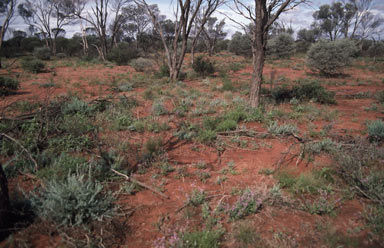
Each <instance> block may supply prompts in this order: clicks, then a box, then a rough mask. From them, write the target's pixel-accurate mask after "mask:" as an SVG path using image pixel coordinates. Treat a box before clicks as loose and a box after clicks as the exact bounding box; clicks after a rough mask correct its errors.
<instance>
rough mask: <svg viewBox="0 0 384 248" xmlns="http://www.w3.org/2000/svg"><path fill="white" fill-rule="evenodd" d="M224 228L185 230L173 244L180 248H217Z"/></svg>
mask: <svg viewBox="0 0 384 248" xmlns="http://www.w3.org/2000/svg"><path fill="white" fill-rule="evenodd" d="M223 235H224V230H222V229H218V230H210V229H203V230H202V231H194V232H186V233H184V234H183V236H182V238H181V241H179V243H178V244H177V245H176V246H175V247H180V248H218V247H220V239H221V238H222V236H223Z"/></svg>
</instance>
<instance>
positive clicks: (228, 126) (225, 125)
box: [216, 119, 237, 132]
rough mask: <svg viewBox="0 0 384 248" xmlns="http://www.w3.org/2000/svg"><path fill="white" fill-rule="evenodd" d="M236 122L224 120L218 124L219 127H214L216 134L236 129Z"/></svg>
mask: <svg viewBox="0 0 384 248" xmlns="http://www.w3.org/2000/svg"><path fill="white" fill-rule="evenodd" d="M236 126H237V122H236V121H234V120H231V119H225V120H223V121H222V122H220V123H219V125H218V126H217V127H216V131H217V132H224V131H230V130H233V129H236Z"/></svg>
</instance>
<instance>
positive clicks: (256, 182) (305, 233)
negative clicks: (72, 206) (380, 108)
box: [0, 59, 384, 248]
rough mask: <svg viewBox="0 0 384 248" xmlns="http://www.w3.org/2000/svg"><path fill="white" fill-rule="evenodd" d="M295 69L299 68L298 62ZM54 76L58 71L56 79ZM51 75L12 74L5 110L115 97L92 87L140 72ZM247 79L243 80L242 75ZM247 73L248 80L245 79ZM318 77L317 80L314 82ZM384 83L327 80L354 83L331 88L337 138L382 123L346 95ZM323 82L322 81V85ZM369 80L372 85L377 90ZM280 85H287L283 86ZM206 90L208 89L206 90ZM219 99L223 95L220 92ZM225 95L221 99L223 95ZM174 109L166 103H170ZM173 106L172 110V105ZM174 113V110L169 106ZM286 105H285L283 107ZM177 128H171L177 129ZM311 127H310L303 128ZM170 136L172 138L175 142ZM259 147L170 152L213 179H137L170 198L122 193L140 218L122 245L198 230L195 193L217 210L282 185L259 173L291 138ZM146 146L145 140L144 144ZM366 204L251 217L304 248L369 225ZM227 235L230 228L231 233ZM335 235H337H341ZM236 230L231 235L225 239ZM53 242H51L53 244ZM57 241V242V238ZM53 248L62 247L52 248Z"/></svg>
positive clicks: (357, 76)
mask: <svg viewBox="0 0 384 248" xmlns="http://www.w3.org/2000/svg"><path fill="white" fill-rule="evenodd" d="M295 62H297V63H304V62H303V60H302V59H296V60H295ZM292 64H294V63H292ZM272 70H275V71H276V76H275V78H276V79H277V78H278V77H281V76H284V77H286V78H288V79H290V80H295V79H300V78H305V77H308V75H310V76H311V77H312V74H311V72H309V71H308V70H307V69H305V70H293V69H291V68H279V67H275V68H273V69H272V66H271V65H270V64H267V65H266V68H265V75H266V77H269V75H270V73H271V71H272ZM53 71H54V73H53ZM53 71H51V72H48V73H41V74H37V75H32V76H29V75H30V74H26V73H23V72H22V71H21V70H19V69H15V70H14V71H13V72H12V74H13V75H14V74H16V73H19V74H20V77H19V80H20V82H21V88H20V90H19V91H18V94H17V95H12V96H7V97H4V98H2V99H1V101H0V108H1V109H3V111H5V107H6V106H8V105H9V104H11V103H14V102H17V101H20V100H27V101H36V102H41V101H45V100H50V99H53V98H54V97H56V96H60V95H65V94H67V93H68V92H72V93H79V94H81V95H82V97H85V98H86V99H88V100H92V99H95V98H98V97H101V96H105V95H107V94H114V93H113V92H111V91H110V90H109V87H108V85H105V84H104V85H90V83H91V84H92V82H96V81H102V82H111V81H112V80H114V79H115V78H118V77H119V75H123V74H126V73H127V72H129V73H130V74H132V73H134V70H133V69H132V68H131V67H129V66H114V67H113V68H107V67H105V66H102V65H96V66H91V67H78V68H74V67H56V68H54V70H53ZM250 73H251V67H250V66H248V67H246V68H244V69H242V70H240V71H238V72H236V73H232V74H231V77H232V78H239V79H240V78H241V79H245V80H247V79H248V80H249V78H250ZM5 74H7V72H6V71H4V70H1V71H0V75H5ZM242 74H243V75H242ZM244 75H247V76H244ZM313 77H315V76H313ZM382 78H384V73H372V72H369V71H367V70H361V69H355V68H354V69H353V70H348V77H347V78H342V79H340V78H337V79H326V80H327V81H332V82H343V81H346V82H348V83H347V85H339V86H327V88H328V89H331V90H333V91H336V93H337V94H336V99H337V102H338V104H337V105H334V106H329V107H328V109H329V110H337V111H338V113H339V114H338V117H337V118H336V119H335V120H333V121H332V125H333V130H332V131H333V132H334V133H336V134H340V135H345V134H346V133H347V134H349V135H351V134H353V135H364V134H363V133H362V132H363V131H364V130H365V129H366V126H365V122H366V121H368V120H375V119H378V118H383V116H384V115H383V114H380V113H378V112H375V111H366V110H365V108H366V107H369V106H370V105H371V104H372V103H374V99H348V98H345V96H346V95H351V94H358V93H359V92H367V91H369V92H372V93H375V92H377V91H379V90H383V84H382V82H381V79H382ZM323 79H324V78H320V80H323ZM50 80H51V81H54V82H55V83H56V84H58V85H60V87H59V88H55V87H54V88H49V89H45V88H41V87H39V85H38V84H36V82H37V83H39V84H41V83H46V82H49V81H50ZM351 81H352V83H354V84H356V82H363V83H361V84H360V85H351V83H350V82H351ZM366 82H371V83H370V84H368V83H366ZM279 84H280V82H279ZM187 85H188V87H196V88H198V89H199V87H204V86H202V85H199V84H198V83H196V82H187ZM144 90H145V89H143V88H138V89H135V91H134V92H129V93H127V95H135V96H138V97H139V98H140V102H141V103H142V105H141V106H140V107H138V111H137V115H139V116H140V117H143V116H146V115H148V113H149V111H150V107H151V103H150V102H145V100H144V99H142V97H141V96H142V92H143V91H144ZM200 90H201V88H200ZM214 94H216V93H214ZM217 94H218V95H217V96H218V97H220V94H221V96H223V95H222V93H217ZM169 104H171V103H167V105H169ZM167 107H168V106H167ZM169 107H171V106H169ZM282 107H284V105H282ZM314 124H315V125H316V126H317V127H318V128H321V127H322V126H323V125H326V124H329V123H327V122H326V121H315V122H314ZM246 125H247V126H248V127H252V128H255V129H256V130H257V131H266V128H265V127H263V126H262V125H260V124H253V123H250V124H246ZM171 126H172V124H171ZM299 126H300V127H301V126H303V128H305V126H306V123H302V124H299ZM170 134H171V132H170V133H169V134H167V135H166V136H168V137H169V136H170ZM103 135H108V136H109V137H111V139H116V140H120V141H124V140H129V139H130V137H133V138H134V139H135V140H136V139H138V140H140V139H141V140H143V139H142V137H141V134H136V133H135V134H133V135H132V134H130V133H129V132H119V133H116V134H105V133H104V134H103ZM256 142H257V143H258V144H259V147H260V148H259V149H258V150H255V151H250V150H246V149H241V148H231V147H227V148H226V150H225V151H224V153H223V154H222V156H221V159H219V157H218V153H217V151H216V149H214V148H211V147H208V146H205V145H201V144H190V143H187V144H183V145H181V146H178V147H176V148H174V149H173V150H171V151H169V152H168V154H167V155H168V158H169V161H170V162H171V164H172V165H173V166H174V167H175V168H176V169H177V168H179V167H185V168H186V170H187V171H188V172H189V173H191V174H193V173H194V172H196V171H197V169H196V168H195V166H194V164H196V163H198V162H200V161H204V162H205V163H206V164H207V169H205V170H204V171H207V172H210V174H211V177H210V178H209V179H207V181H206V182H201V181H200V180H199V178H198V177H196V176H192V177H184V178H180V179H175V177H176V172H173V173H171V174H170V175H168V176H165V177H164V176H161V177H160V178H156V179H154V178H153V177H152V175H153V172H154V171H155V169H154V168H151V169H149V171H148V172H147V173H145V174H144V175H136V176H135V178H136V179H138V180H140V181H142V182H145V183H146V184H148V185H160V184H161V185H163V190H164V192H165V194H166V195H168V196H169V198H170V199H164V198H161V197H160V196H159V195H157V194H154V193H153V192H151V191H148V190H141V191H140V192H138V193H136V194H135V195H121V196H120V197H119V199H118V204H119V205H120V206H121V207H122V209H129V210H133V213H132V215H131V216H130V217H127V218H129V220H128V223H129V230H126V240H125V244H122V247H138V248H139V247H140V248H142V247H154V246H155V245H156V240H157V239H159V238H161V237H163V236H164V235H169V234H170V233H169V232H172V231H175V229H177V228H178V227H180V228H182V227H186V225H189V226H191V225H192V226H199V225H201V223H200V224H199V223H193V220H191V222H189V223H188V222H186V218H185V217H184V216H183V211H179V212H178V210H179V209H180V208H182V207H183V205H184V204H185V202H186V199H187V197H188V195H189V194H190V193H191V192H192V190H193V189H200V190H205V191H206V192H208V195H212V196H213V197H212V198H211V200H210V206H211V207H212V208H214V207H215V206H216V204H217V203H218V202H219V201H220V200H221V198H222V195H223V194H228V195H230V193H231V191H232V190H233V189H234V188H237V189H244V188H246V187H248V188H265V189H266V188H270V187H272V186H273V185H274V184H275V183H276V180H275V179H273V177H272V176H268V175H265V174H260V173H259V172H260V171H261V170H263V169H271V170H272V169H274V167H275V165H276V163H277V161H278V160H279V158H280V156H281V153H282V152H283V151H285V149H286V148H287V147H288V146H289V145H290V144H292V142H293V141H292V140H289V139H282V140H279V139H260V140H257V141H256ZM141 143H143V141H141ZM230 161H233V163H234V164H235V168H236V171H237V172H238V174H237V175H231V174H227V175H226V176H227V178H228V179H227V180H226V181H225V182H223V183H222V184H221V185H218V184H217V183H216V178H217V177H218V176H220V175H222V173H221V170H222V169H223V168H226V167H227V164H228V163H229V162H230ZM327 163H329V161H328V160H327V159H322V160H321V159H320V160H318V161H316V164H322V165H326V164H327ZM314 166H315V165H314V163H310V164H306V163H304V162H302V163H300V164H299V165H298V166H295V161H293V162H292V164H291V165H289V169H291V170H293V171H294V172H295V173H302V172H305V171H308V170H310V169H311V168H313V167H314ZM16 185H19V186H20V187H21V188H23V189H27V190H28V189H29V190H30V189H31V188H33V187H34V186H36V185H34V184H33V180H32V179H29V178H27V177H25V176H23V175H20V176H19V177H17V178H15V179H11V180H10V184H9V186H10V188H11V189H12V188H14V187H16ZM233 199H234V198H233V197H228V199H226V200H227V201H232V200H233ZM362 212H363V202H362V200H360V199H358V200H356V199H355V200H350V201H346V202H344V203H343V204H342V206H341V207H340V208H339V209H338V210H337V216H336V217H323V216H317V215H311V214H309V213H307V212H303V211H300V210H293V209H290V208H288V207H266V209H264V210H263V211H261V213H259V214H256V215H254V216H250V217H248V221H249V222H250V223H252V225H254V226H255V228H256V230H257V231H258V233H259V234H260V235H261V236H262V237H263V238H266V239H268V237H270V238H272V237H273V236H274V235H275V234H276V233H277V232H285V233H287V234H289V236H290V237H291V238H292V240H291V241H292V242H291V243H290V244H289V245H292V246H294V244H297V245H298V246H299V247H320V244H321V243H319V242H320V240H319V236H318V234H317V233H316V227H317V226H318V225H319V223H330V225H331V226H332V228H334V230H336V231H337V232H340V233H341V234H342V235H347V232H348V230H351V229H353V228H356V227H363V226H364V221H363V220H362V217H361V216H362ZM226 225H227V226H226V228H234V224H232V223H229V224H226ZM227 230H228V229H227ZM336 231H335V232H336ZM228 233H229V232H227V234H226V235H229V236H230V234H228ZM356 235H357V237H358V240H359V242H360V245H361V247H370V245H372V244H370V243H369V242H368V241H367V240H366V232H364V231H360V232H357V234H356ZM33 239H35V240H36V242H35V246H36V247H47V246H51V245H52V242H51V241H52V239H53V237H47V236H44V235H40V234H35V236H34V238H33ZM49 240H50V241H49ZM55 240H56V241H59V240H60V239H57V236H56V238H55ZM226 240H227V241H226V242H225V243H224V246H225V247H235V246H236V244H235V243H234V241H233V239H231V238H228V239H226ZM52 247H59V245H58V244H57V246H56V245H55V246H52Z"/></svg>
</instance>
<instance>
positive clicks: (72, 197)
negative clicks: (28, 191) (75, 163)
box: [30, 175, 114, 226]
mask: <svg viewBox="0 0 384 248" xmlns="http://www.w3.org/2000/svg"><path fill="white" fill-rule="evenodd" d="M102 191H103V186H102V185H101V184H100V183H99V182H93V181H92V180H91V179H90V178H85V177H84V175H69V176H68V178H67V179H66V180H65V181H62V182H60V181H56V180H53V181H51V182H48V183H47V185H46V187H45V188H44V189H43V190H42V191H41V192H38V193H36V194H32V195H31V196H30V200H31V204H32V207H33V209H34V211H35V213H36V214H37V215H38V216H39V217H41V218H43V219H46V220H52V221H54V222H55V223H56V224H57V225H59V226H62V225H66V226H72V225H84V224H88V223H90V222H91V221H93V220H98V221H101V220H102V219H103V218H104V217H107V216H110V215H111V214H112V213H113V200H114V197H113V196H112V194H111V193H109V192H108V193H106V194H103V192H102Z"/></svg>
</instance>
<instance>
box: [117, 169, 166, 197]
mask: <svg viewBox="0 0 384 248" xmlns="http://www.w3.org/2000/svg"><path fill="white" fill-rule="evenodd" d="M111 171H112V172H114V173H115V174H117V175H119V176H122V177H124V178H125V179H126V180H127V181H131V182H133V183H136V184H137V185H140V186H141V187H143V188H146V189H149V190H150V191H152V192H154V193H156V194H158V195H160V196H162V197H164V198H166V199H169V197H168V196H167V195H166V194H164V193H162V192H160V191H159V190H157V189H155V188H153V187H151V186H149V185H146V184H145V183H142V182H140V181H137V180H136V179H134V178H132V177H129V176H127V175H125V174H123V173H121V172H118V171H117V170H114V169H111Z"/></svg>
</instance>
